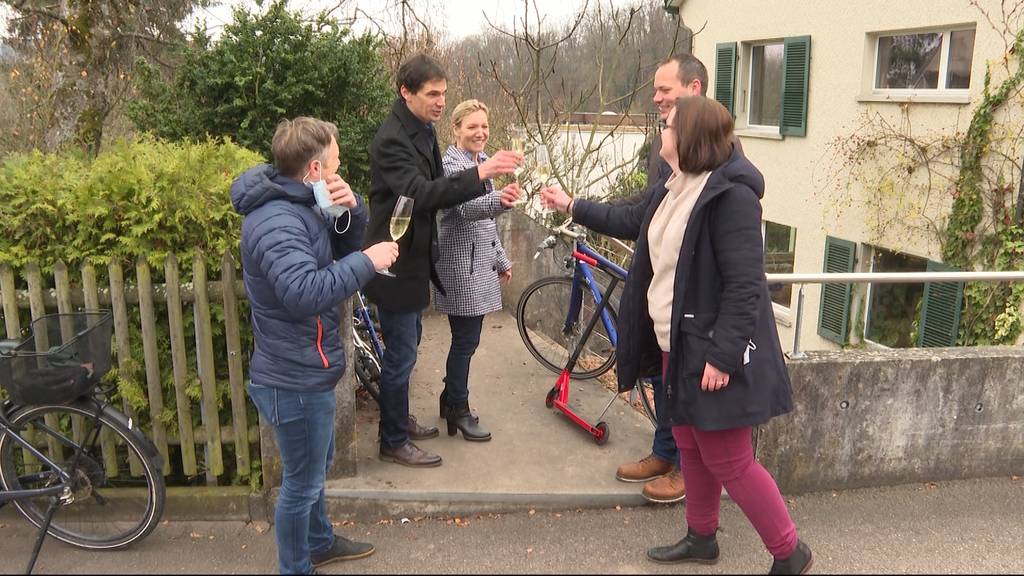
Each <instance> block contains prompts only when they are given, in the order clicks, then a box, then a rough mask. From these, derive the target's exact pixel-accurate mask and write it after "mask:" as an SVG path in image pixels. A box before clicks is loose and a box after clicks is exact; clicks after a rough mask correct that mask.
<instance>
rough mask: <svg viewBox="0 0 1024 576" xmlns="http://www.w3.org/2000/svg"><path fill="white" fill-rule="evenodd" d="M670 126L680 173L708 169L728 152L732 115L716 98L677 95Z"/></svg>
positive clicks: (722, 160) (729, 149) (698, 172)
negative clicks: (674, 140) (673, 132)
mask: <svg viewBox="0 0 1024 576" xmlns="http://www.w3.org/2000/svg"><path fill="white" fill-rule="evenodd" d="M672 128H673V130H675V132H676V153H677V154H678V155H679V169H680V170H682V171H683V172H688V173H690V174H700V173H702V172H710V171H712V170H714V169H716V168H718V167H719V166H721V165H722V164H725V161H726V160H728V159H729V156H730V155H731V154H732V130H733V119H732V114H730V113H729V111H728V110H726V109H725V106H722V105H721V104H720V103H719V102H718V100H715V99H713V98H705V97H704V96H683V97H681V98H677V99H676V111H675V119H674V121H673V122H672Z"/></svg>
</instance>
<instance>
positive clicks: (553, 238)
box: [533, 218, 586, 260]
mask: <svg viewBox="0 0 1024 576" xmlns="http://www.w3.org/2000/svg"><path fill="white" fill-rule="evenodd" d="M576 228H577V226H576V224H575V223H574V222H573V221H572V218H567V219H566V220H565V222H562V224H561V225H559V226H558V227H556V228H554V229H552V232H554V234H552V235H550V236H548V237H547V238H545V239H544V240H542V241H541V243H540V244H538V245H537V251H536V252H535V253H534V254H533V259H534V260H536V259H537V258H538V257H539V256H540V253H541V252H542V251H544V250H550V249H551V248H554V247H555V244H556V243H557V242H558V237H559V236H564V237H566V238H568V239H570V240H573V241H576V240H583V239H584V238H586V234H585V233H584V232H582V231H577V230H576Z"/></svg>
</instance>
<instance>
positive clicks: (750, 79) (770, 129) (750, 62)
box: [744, 40, 786, 236]
mask: <svg viewBox="0 0 1024 576" xmlns="http://www.w3.org/2000/svg"><path fill="white" fill-rule="evenodd" d="M775 45H779V46H783V47H785V45H786V43H785V40H760V41H757V42H749V43H747V46H746V50H744V52H745V53H746V56H747V90H746V92H747V93H746V102H745V103H744V105H745V106H746V107H747V125H746V127H745V129H746V130H748V131H751V132H760V133H766V134H773V135H774V134H779V135H781V134H782V126H781V125H782V110H781V109H780V110H779V125H778V126H772V125H770V124H754V123H753V122H752V121H751V119H750V114H751V111H752V110H753V106H752V99H753V98H754V48H756V47H758V46H775ZM783 68H785V62H783ZM785 80H786V79H785V78H783V79H782V81H783V82H785ZM779 104H780V106H781V104H782V95H781V94H779ZM761 232H762V236H763V235H764V226H763V225H762V226H761Z"/></svg>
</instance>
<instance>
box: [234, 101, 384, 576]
mask: <svg viewBox="0 0 1024 576" xmlns="http://www.w3.org/2000/svg"><path fill="white" fill-rule="evenodd" d="M272 151H273V156H274V164H273V165H260V166H256V167H254V168H252V169H250V170H248V171H247V172H245V173H244V174H242V175H241V176H239V177H238V179H236V180H235V182H234V183H233V184H232V185H231V203H232V204H233V205H234V207H235V210H237V211H238V213H239V214H242V215H244V216H245V220H244V221H243V222H242V271H243V276H244V278H245V288H246V292H247V293H248V297H249V302H250V305H251V307H252V331H253V339H254V341H255V350H254V352H253V355H252V362H251V364H250V368H249V375H250V379H251V383H250V385H249V395H250V396H251V397H252V400H253V402H254V403H255V404H256V408H257V409H258V410H259V412H260V415H261V416H262V417H263V419H264V420H265V421H268V422H270V423H271V424H272V425H273V427H274V433H275V436H276V439H277V445H278V448H279V449H280V452H281V462H282V464H283V467H284V470H283V475H282V481H281V491H280V494H279V496H278V500H277V509H276V512H275V532H276V536H277V554H278V567H279V569H280V571H281V573H282V574H309V573H312V572H313V571H314V570H315V568H316V567H319V566H323V565H324V564H327V563H329V562H333V561H335V560H351V559H355V558H363V557H365V556H369V555H370V554H372V553H373V550H374V548H373V546H372V545H370V544H365V543H361V542H353V541H351V540H348V539H346V538H343V537H341V536H336V535H335V534H334V533H333V529H332V528H331V522H330V520H329V519H328V518H327V511H326V506H325V503H324V480H325V479H326V475H327V469H328V468H329V467H330V463H331V462H330V461H331V455H332V454H333V452H334V414H335V399H334V387H335V386H336V385H337V383H338V380H339V379H340V378H341V376H342V374H343V373H344V372H345V354H344V350H343V349H342V345H341V335H340V333H339V330H338V325H339V317H338V311H337V308H338V304H339V303H340V302H341V301H342V300H344V299H346V298H348V297H349V296H351V295H352V294H354V293H355V292H356V290H358V289H359V288H360V287H361V286H363V285H364V284H366V283H367V282H368V281H369V280H370V279H371V278H373V276H374V272H375V271H376V270H380V269H383V268H386V267H387V266H390V265H391V264H392V263H394V261H395V258H397V256H398V245H397V244H395V243H394V242H381V243H379V244H375V245H373V246H370V247H369V248H367V249H366V250H365V251H362V252H360V251H359V246H360V245H361V243H362V238H363V232H364V230H365V229H366V220H367V218H366V210H365V208H364V207H363V205H362V203H361V202H360V201H359V200H358V197H357V196H356V195H355V194H353V192H352V189H351V188H350V187H349V185H348V184H347V183H345V181H344V180H342V179H341V177H340V176H338V174H337V171H338V167H339V165H340V160H339V157H338V156H339V150H338V129H337V128H336V127H335V126H334V125H333V124H330V123H328V122H323V121H321V120H316V119H314V118H296V119H295V120H284V121H282V122H281V123H280V124H278V127H277V131H276V132H275V134H274V140H273V144H272ZM317 188H319V191H320V192H322V193H324V194H326V195H327V196H329V198H330V199H331V200H332V201H333V203H334V205H335V206H333V207H331V211H332V212H335V213H338V212H336V210H337V206H344V207H346V208H348V212H347V214H346V213H341V214H339V215H338V216H337V217H336V218H335V217H334V216H331V215H330V214H328V212H327V211H325V210H321V209H320V208H319V207H318V206H317V203H316V200H315V198H314V189H317Z"/></svg>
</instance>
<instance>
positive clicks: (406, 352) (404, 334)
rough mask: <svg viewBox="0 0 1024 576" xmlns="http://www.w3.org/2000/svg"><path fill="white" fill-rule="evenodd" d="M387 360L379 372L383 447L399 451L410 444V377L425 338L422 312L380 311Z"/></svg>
mask: <svg viewBox="0 0 1024 576" xmlns="http://www.w3.org/2000/svg"><path fill="white" fill-rule="evenodd" d="M377 317H378V318H379V319H380V332H381V337H382V338H384V357H383V358H381V369H380V445H381V446H382V447H385V448H399V447H401V446H404V445H405V444H406V442H408V441H409V376H411V375H412V369H413V367H414V366H416V349H417V348H419V345H420V337H421V336H422V335H423V322H422V320H423V313H422V312H388V311H387V310H384V309H382V308H378V309H377Z"/></svg>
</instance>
